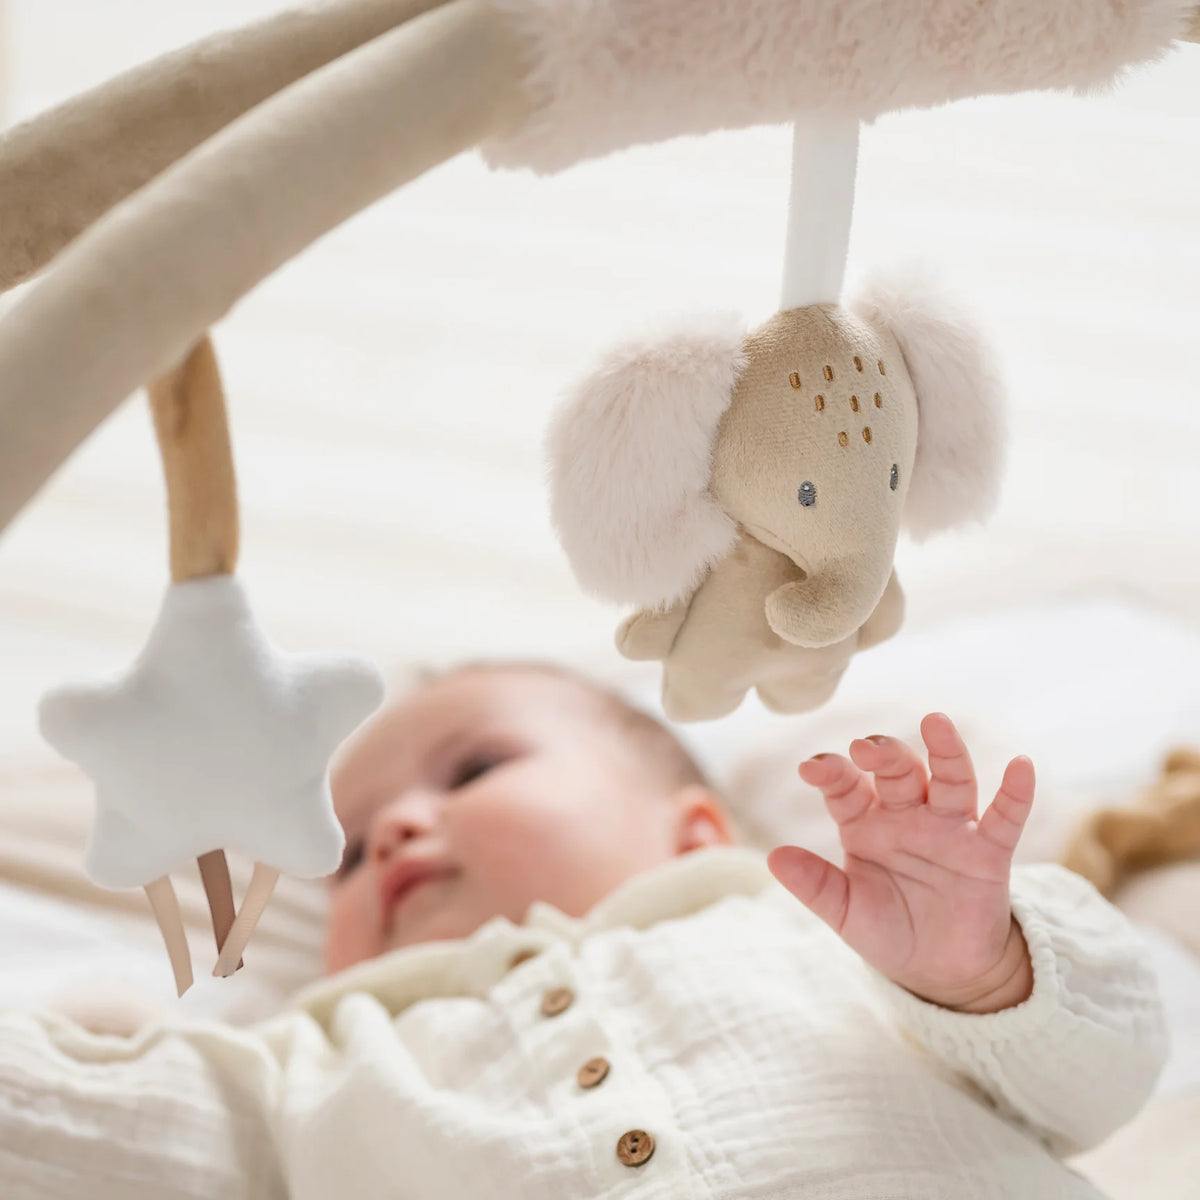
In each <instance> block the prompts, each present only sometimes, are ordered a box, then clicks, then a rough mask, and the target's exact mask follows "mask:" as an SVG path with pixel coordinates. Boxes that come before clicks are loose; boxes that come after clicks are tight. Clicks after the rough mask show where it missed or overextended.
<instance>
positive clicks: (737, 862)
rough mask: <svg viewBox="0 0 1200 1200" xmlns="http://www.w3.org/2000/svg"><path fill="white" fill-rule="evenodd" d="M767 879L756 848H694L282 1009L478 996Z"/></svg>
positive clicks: (316, 1012)
mask: <svg viewBox="0 0 1200 1200" xmlns="http://www.w3.org/2000/svg"><path fill="white" fill-rule="evenodd" d="M771 882H772V877H771V874H770V872H769V871H768V870H767V865H766V860H765V859H764V857H763V855H762V854H761V853H759V852H758V851H756V850H750V849H747V848H746V847H742V846H714V847H707V848H705V849H703V850H695V851H692V852H691V853H689V854H684V855H681V856H680V857H678V858H674V859H672V860H671V861H670V862H667V863H664V864H663V865H662V866H659V867H654V868H652V869H651V870H649V871H644V872H642V874H640V875H637V876H635V877H634V878H633V879H630V880H628V881H627V882H626V883H624V884H622V885H621V886H620V887H619V888H617V889H616V890H615V891H614V892H612V893H610V894H609V895H608V896H606V897H605V898H604V899H603V900H601V901H600V903H599V904H597V905H596V906H595V907H594V908H592V909H591V911H590V912H588V913H587V915H586V916H584V917H581V918H576V917H569V916H567V915H566V913H564V912H562V911H561V910H559V909H557V908H555V907H554V906H553V905H552V904H546V903H544V902H541V901H538V902H536V903H534V904H532V905H531V906H530V908H529V911H528V912H527V913H526V915H525V919H524V921H522V922H521V923H520V924H514V923H513V922H511V921H509V920H508V919H507V918H505V917H495V918H493V919H492V920H490V921H488V922H487V923H486V924H484V925H482V926H481V927H480V928H479V929H477V930H476V931H475V932H474V933H472V934H471V935H470V936H469V937H466V938H462V939H458V940H455V941H447V942H426V943H423V944H421V945H418V946H406V947H403V948H401V949H399V950H392V951H390V952H389V953H387V954H384V955H381V956H380V957H379V958H374V959H371V960H369V961H368V962H363V963H358V964H356V965H355V966H353V967H349V968H347V969H346V970H345V971H341V972H339V973H338V974H337V975H333V976H330V977H329V978H328V979H322V980H319V981H317V982H316V983H313V984H310V985H309V986H308V987H306V988H304V989H303V990H301V991H300V992H298V993H296V995H295V996H294V997H293V998H292V1000H291V1002H290V1005H289V1007H290V1008H293V1009H301V1010H303V1011H306V1012H308V1013H309V1014H310V1015H311V1016H313V1017H314V1018H315V1019H316V1020H317V1021H319V1022H321V1023H323V1024H324V1023H327V1022H328V1021H329V1020H331V1019H332V1016H333V1013H334V1011H335V1010H336V1008H337V1005H338V1002H339V1001H340V1000H341V999H342V998H343V997H345V996H347V995H350V994H351V993H354V992H367V993H369V994H371V995H373V996H374V997H375V998H376V999H377V1000H379V1001H380V1003H382V1004H384V1005H385V1006H386V1007H387V1008H388V1010H389V1011H391V1012H400V1011H402V1010H403V1009H405V1008H408V1007H409V1006H410V1005H412V1004H416V1003H417V1002H419V1001H421V1000H428V999H432V998H434V997H438V996H480V995H483V994H484V993H486V992H487V990H488V989H489V988H490V987H492V986H493V985H494V984H495V983H496V982H497V981H498V980H499V979H501V978H502V977H503V976H504V975H505V974H506V973H507V972H508V970H509V969H510V968H511V966H512V961H513V958H514V956H516V955H519V954H521V953H522V952H532V953H535V954H536V953H538V952H540V951H541V950H544V949H546V948H547V947H548V946H551V945H553V944H555V943H560V942H565V943H568V944H569V945H571V946H572V947H577V946H578V945H579V944H580V943H581V942H582V941H583V940H584V939H585V938H587V937H589V936H590V935H592V934H595V933H599V932H602V931H604V930H608V929H619V928H627V929H647V928H649V927H650V926H652V925H655V924H657V923H658V922H660V921H669V920H674V919H678V918H680V917H687V916H691V915H692V914H694V913H697V912H699V911H701V910H702V909H704V908H707V907H708V906H709V905H710V904H714V903H716V902H717V901H719V900H723V899H725V898H726V897H727V896H735V895H742V896H753V895H757V894H758V893H760V892H761V891H763V889H764V888H767V887H769V886H770V884H771Z"/></svg>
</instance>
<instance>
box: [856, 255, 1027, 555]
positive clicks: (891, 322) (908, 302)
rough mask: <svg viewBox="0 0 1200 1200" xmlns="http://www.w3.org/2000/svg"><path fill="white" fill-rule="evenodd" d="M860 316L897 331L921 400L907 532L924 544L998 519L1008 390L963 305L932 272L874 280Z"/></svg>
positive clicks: (900, 272)
mask: <svg viewBox="0 0 1200 1200" xmlns="http://www.w3.org/2000/svg"><path fill="white" fill-rule="evenodd" d="M853 307H854V310H855V311H856V312H857V313H858V314H859V315H860V316H862V317H863V318H864V319H866V320H867V321H868V322H870V323H871V324H873V325H876V326H880V325H881V326H883V327H884V328H885V329H887V330H888V331H890V333H891V334H892V336H893V337H894V338H895V339H896V341H897V343H898V344H899V346H900V353H901V354H903V356H904V363H905V366H906V367H907V368H908V373H909V376H910V377H911V378H912V382H913V388H914V389H915V391H916V394H917V413H918V417H917V421H918V425H917V454H916V460H915V461H914V463H913V473H912V480H911V481H910V484H909V489H908V497H907V499H906V501H905V505H904V524H905V526H906V527H907V529H908V531H909V533H910V534H911V535H912V536H913V537H914V538H917V539H922V538H926V537H928V536H929V535H930V534H933V533H938V532H940V531H941V530H944V529H949V528H952V527H953V526H955V525H961V524H964V523H966V522H969V521H982V520H984V519H985V518H987V517H988V516H990V515H991V513H992V510H993V509H994V508H995V507H996V503H997V501H998V499H999V496H1000V480H1001V477H1002V475H1003V473H1004V457H1005V420H1004V415H1005V414H1004V385H1003V380H1002V377H1001V373H1000V368H999V364H998V361H997V358H996V356H995V354H994V353H993V351H992V348H991V346H990V345H989V344H988V342H987V340H986V339H985V338H984V336H983V334H982V333H981V332H980V331H979V329H978V328H977V326H976V324H975V322H974V321H973V320H972V318H971V316H970V313H969V310H968V309H967V307H966V306H965V305H964V304H963V302H962V301H960V300H958V299H957V298H956V297H953V296H952V295H949V294H947V293H946V292H945V290H944V289H943V288H942V287H941V286H940V285H939V284H938V283H937V282H936V280H935V279H934V278H933V276H932V273H931V272H930V271H929V270H928V268H926V267H923V266H921V265H916V266H906V267H901V268H898V269H895V270H893V271H891V272H889V273H887V274H883V275H880V276H879V277H877V278H875V279H873V280H871V282H870V283H869V285H868V286H867V288H866V289H865V290H864V291H863V293H862V295H861V296H860V297H859V298H858V299H857V300H856V301H855V303H854V306H853Z"/></svg>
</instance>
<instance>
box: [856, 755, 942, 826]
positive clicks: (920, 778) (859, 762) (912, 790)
mask: <svg viewBox="0 0 1200 1200" xmlns="http://www.w3.org/2000/svg"><path fill="white" fill-rule="evenodd" d="M850 757H851V758H852V759H853V760H854V764H855V766H858V767H861V768H862V769H863V770H864V771H870V772H871V773H872V774H873V775H874V776H875V794H876V795H877V796H878V797H879V803H880V805H881V806H882V807H883V808H888V809H893V810H895V809H904V808H915V807H916V806H917V805H918V804H922V803H924V801H925V788H926V784H927V783H928V776H927V775H926V773H925V764H924V763H923V762H922V761H921V759H920V756H919V755H918V754H917V753H916V752H915V751H913V750H912V749H911V748H910V747H908V746H906V745H905V744H904V743H903V742H902V741H900V739H899V738H891V737H872V738H860V739H859V740H858V741H856V742H851V743H850Z"/></svg>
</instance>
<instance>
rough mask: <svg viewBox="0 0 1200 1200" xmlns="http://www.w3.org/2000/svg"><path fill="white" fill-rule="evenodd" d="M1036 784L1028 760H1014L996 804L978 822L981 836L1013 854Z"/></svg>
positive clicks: (997, 794)
mask: <svg viewBox="0 0 1200 1200" xmlns="http://www.w3.org/2000/svg"><path fill="white" fill-rule="evenodd" d="M1035 782H1036V781H1035V777H1034V773H1033V763H1031V762H1030V761H1029V759H1027V758H1014V759H1013V760H1012V762H1010V763H1009V764H1008V768H1007V769H1006V770H1005V772H1004V779H1003V781H1002V782H1001V784H1000V790H999V791H998V792H997V793H996V798H995V800H993V801H992V802H991V804H989V805H988V807H987V811H986V812H985V813H984V814H983V817H982V819H981V820H980V822H979V834H980V836H981V837H985V838H987V840H988V841H989V842H993V843H994V844H995V845H997V846H1000V847H1001V848H1003V849H1004V850H1007V851H1008V852H1009V854H1011V853H1012V852H1013V850H1015V849H1016V846H1017V842H1019V841H1020V840H1021V831H1022V830H1023V829H1024V828H1025V822H1026V821H1027V820H1028V819H1029V811H1030V809H1031V808H1032V807H1033V791H1034V786H1035Z"/></svg>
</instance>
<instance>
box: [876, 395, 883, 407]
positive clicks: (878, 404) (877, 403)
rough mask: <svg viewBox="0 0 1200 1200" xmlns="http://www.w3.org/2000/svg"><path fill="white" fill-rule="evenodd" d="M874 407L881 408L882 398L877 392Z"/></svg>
mask: <svg viewBox="0 0 1200 1200" xmlns="http://www.w3.org/2000/svg"><path fill="white" fill-rule="evenodd" d="M875 407H876V408H882V407H883V397H882V396H881V395H880V394H879V393H878V392H876V393H875Z"/></svg>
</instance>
